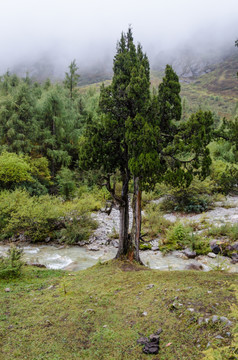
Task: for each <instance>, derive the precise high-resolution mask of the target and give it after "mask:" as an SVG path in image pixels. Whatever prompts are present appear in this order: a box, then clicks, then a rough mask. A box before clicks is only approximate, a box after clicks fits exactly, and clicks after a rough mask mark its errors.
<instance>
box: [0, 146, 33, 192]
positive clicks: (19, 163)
mask: <svg viewBox="0 0 238 360" xmlns="http://www.w3.org/2000/svg"><path fill="white" fill-rule="evenodd" d="M30 171H31V168H30V165H29V164H28V163H27V162H26V160H25V159H24V157H23V156H21V155H17V154H15V153H9V152H6V151H4V152H3V153H2V154H1V155H0V184H1V187H2V188H11V187H12V185H14V184H18V183H21V182H23V181H32V180H33V179H32V176H31V174H30Z"/></svg>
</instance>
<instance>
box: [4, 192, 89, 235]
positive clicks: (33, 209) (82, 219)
mask: <svg viewBox="0 0 238 360" xmlns="http://www.w3.org/2000/svg"><path fill="white" fill-rule="evenodd" d="M90 200H91V201H90ZM92 208H93V209H94V208H95V201H94V200H93V197H92V196H89V197H88V198H86V197H83V198H82V199H74V201H71V202H67V201H62V199H60V198H57V197H55V196H50V195H44V196H39V197H36V196H32V197H30V196H29V194H28V193H27V192H26V191H25V190H19V189H17V190H15V191H13V192H10V191H3V192H1V193H0V214H1V215H0V225H1V228H2V233H1V237H2V238H10V237H11V236H13V235H14V236H17V235H18V234H20V233H24V235H25V237H27V238H28V239H29V240H30V241H33V242H35V241H44V240H45V238H46V237H50V238H51V239H56V238H58V237H59V234H60V230H62V229H64V228H65V229H68V233H69V231H71V232H72V233H73V232H75V230H74V228H75V224H74V223H73V222H72V219H74V218H75V219H77V221H78V224H77V226H78V229H79V227H82V228H83V227H85V228H87V233H88V231H89V229H91V230H92V229H93V228H95V223H93V222H91V220H90V215H89V212H90V211H91V210H92ZM70 229H71V230H70ZM78 231H79V230H78ZM82 232H83V230H82ZM73 237H74V236H73V235H72V236H70V240H69V241H70V242H72V238H73Z"/></svg>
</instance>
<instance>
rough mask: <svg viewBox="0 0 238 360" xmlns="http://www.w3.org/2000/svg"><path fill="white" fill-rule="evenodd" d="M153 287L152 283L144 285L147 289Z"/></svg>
mask: <svg viewBox="0 0 238 360" xmlns="http://www.w3.org/2000/svg"><path fill="white" fill-rule="evenodd" d="M153 287H154V284H149V285H147V286H146V289H147V290H149V289H152V288H153Z"/></svg>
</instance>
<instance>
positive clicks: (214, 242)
mask: <svg viewBox="0 0 238 360" xmlns="http://www.w3.org/2000/svg"><path fill="white" fill-rule="evenodd" d="M210 248H211V250H212V252H213V253H214V254H216V255H217V254H219V253H220V252H221V247H220V245H219V244H218V240H212V241H211V242H210Z"/></svg>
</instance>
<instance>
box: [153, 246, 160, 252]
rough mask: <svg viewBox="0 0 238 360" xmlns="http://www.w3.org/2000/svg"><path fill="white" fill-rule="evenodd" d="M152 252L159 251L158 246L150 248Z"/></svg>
mask: <svg viewBox="0 0 238 360" xmlns="http://www.w3.org/2000/svg"><path fill="white" fill-rule="evenodd" d="M151 250H152V251H158V250H159V246H158V245H154V246H152V248H151Z"/></svg>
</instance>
